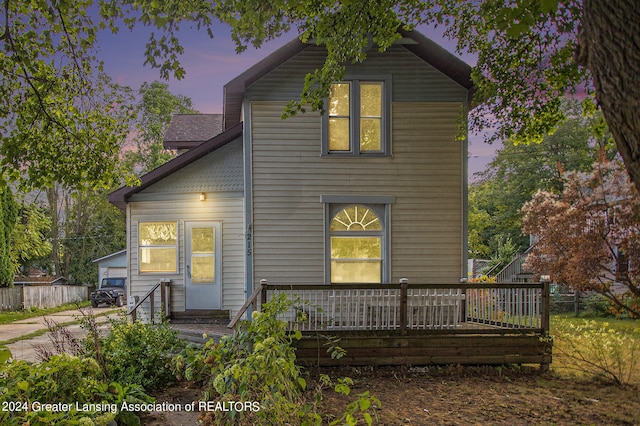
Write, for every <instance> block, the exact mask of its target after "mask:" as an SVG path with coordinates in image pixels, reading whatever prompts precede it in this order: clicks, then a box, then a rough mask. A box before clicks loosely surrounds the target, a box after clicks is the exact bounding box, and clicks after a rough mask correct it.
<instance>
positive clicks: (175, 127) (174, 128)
mask: <svg viewBox="0 0 640 426" xmlns="http://www.w3.org/2000/svg"><path fill="white" fill-rule="evenodd" d="M221 132H222V114H174V115H173V116H172V117H171V122H170V123H169V127H167V131H166V132H165V134H164V139H163V143H164V147H165V148H166V149H191V148H193V147H196V146H198V145H200V144H201V143H203V142H206V141H208V140H209V139H211V138H213V137H214V136H216V135H218V134H220V133H221Z"/></svg>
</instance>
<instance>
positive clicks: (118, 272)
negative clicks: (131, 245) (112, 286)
mask: <svg viewBox="0 0 640 426" xmlns="http://www.w3.org/2000/svg"><path fill="white" fill-rule="evenodd" d="M91 263H97V264H98V283H101V282H102V279H103V278H114V277H116V278H124V277H126V276H127V251H126V250H120V251H117V252H115V253H111V254H108V255H106V256H103V257H101V258H99V259H95V260H92V261H91Z"/></svg>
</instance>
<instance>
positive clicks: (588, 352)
mask: <svg viewBox="0 0 640 426" xmlns="http://www.w3.org/2000/svg"><path fill="white" fill-rule="evenodd" d="M554 328H555V331H554V340H555V344H554V352H555V353H556V354H557V355H558V356H559V357H565V358H566V361H567V362H565V365H564V368H567V369H571V370H574V371H579V372H581V373H584V374H587V375H588V376H591V377H597V378H603V379H605V380H607V381H611V382H613V383H615V384H617V385H619V386H625V385H628V384H630V382H631V380H632V377H633V374H634V371H635V369H636V366H637V365H638V356H640V328H635V329H633V330H629V331H621V330H616V329H614V328H611V327H609V324H608V323H606V322H605V323H602V324H598V323H597V322H596V321H593V320H583V321H582V322H581V323H578V324H576V323H575V322H574V321H569V320H566V319H561V320H559V321H558V322H557V323H556V324H555V325H554Z"/></svg>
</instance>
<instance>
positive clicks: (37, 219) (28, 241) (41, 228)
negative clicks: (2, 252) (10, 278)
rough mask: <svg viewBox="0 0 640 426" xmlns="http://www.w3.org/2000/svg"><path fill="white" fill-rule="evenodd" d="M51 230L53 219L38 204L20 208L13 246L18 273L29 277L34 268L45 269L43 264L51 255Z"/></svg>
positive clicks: (12, 257)
mask: <svg viewBox="0 0 640 426" xmlns="http://www.w3.org/2000/svg"><path fill="white" fill-rule="evenodd" d="M50 229H51V218H50V217H49V216H47V214H46V210H45V209H43V208H41V207H39V206H38V205H36V203H31V204H23V205H21V206H20V210H19V215H18V220H17V223H16V226H15V228H14V230H13V241H12V244H11V261H12V262H13V265H14V268H15V270H16V271H17V272H18V273H21V274H22V275H27V274H28V273H29V269H30V268H31V267H32V266H37V267H39V268H42V267H43V265H42V262H43V261H45V260H44V259H47V257H48V256H49V255H50V254H51V241H49V239H48V237H47V236H48V233H49V230H50ZM45 262H46V261H45ZM44 269H46V268H44Z"/></svg>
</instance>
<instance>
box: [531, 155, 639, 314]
mask: <svg viewBox="0 0 640 426" xmlns="http://www.w3.org/2000/svg"><path fill="white" fill-rule="evenodd" d="M522 210H523V213H524V223H523V225H524V226H523V230H524V232H525V233H528V234H530V235H533V236H535V238H536V239H537V243H536V244H535V245H534V247H533V250H532V252H531V253H530V255H529V257H528V259H527V265H528V267H529V268H530V269H531V270H533V271H534V272H536V273H538V274H549V275H551V278H552V279H553V280H554V281H555V282H558V283H562V284H566V285H569V286H571V287H573V288H575V289H577V290H592V291H595V292H597V293H599V294H602V295H603V296H605V297H606V298H608V299H609V300H610V301H611V303H612V308H613V311H614V312H615V313H618V314H621V313H623V312H628V313H629V315H630V316H632V317H635V318H640V197H638V192H637V190H636V189H635V187H634V186H633V184H631V182H630V181H629V178H628V174H627V173H626V172H625V170H624V168H623V167H622V165H621V164H620V163H619V162H616V161H612V162H608V161H600V162H598V164H596V165H595V166H594V171H593V172H592V173H591V174H589V175H586V174H584V173H567V175H566V184H565V187H564V190H563V192H562V194H560V195H557V194H552V193H549V192H543V191H539V192H538V193H536V194H535V195H534V197H533V199H532V200H531V201H529V202H528V203H526V204H525V205H524V207H523V208H522Z"/></svg>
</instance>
